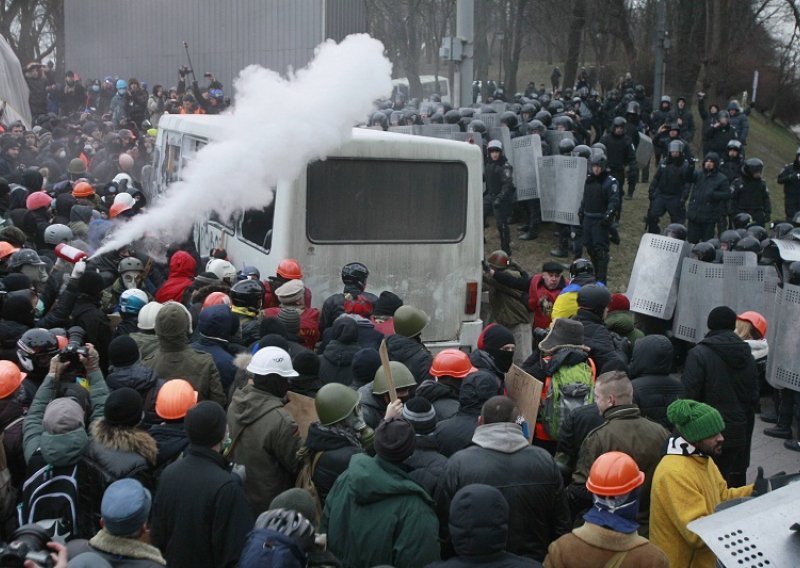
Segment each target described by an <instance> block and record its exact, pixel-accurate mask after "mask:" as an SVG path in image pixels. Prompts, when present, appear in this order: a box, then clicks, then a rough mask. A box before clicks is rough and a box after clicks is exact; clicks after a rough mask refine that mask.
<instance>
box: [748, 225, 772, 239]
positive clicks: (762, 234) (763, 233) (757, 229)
mask: <svg viewBox="0 0 800 568" xmlns="http://www.w3.org/2000/svg"><path fill="white" fill-rule="evenodd" d="M747 234H748V235H752V236H753V237H755V239H756V240H757V241H758V242H761V241H763V240H764V239H766V238H768V237H769V234H768V233H767V230H766V229H765V228H764V227H762V226H761V225H750V226H749V227H747Z"/></svg>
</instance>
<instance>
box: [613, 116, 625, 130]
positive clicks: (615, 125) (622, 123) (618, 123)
mask: <svg viewBox="0 0 800 568" xmlns="http://www.w3.org/2000/svg"><path fill="white" fill-rule="evenodd" d="M626 124H628V121H627V120H625V119H624V118H623V117H621V116H616V117H614V120H613V122H612V123H611V128H618V127H620V126H622V127H624V126H625V125H626Z"/></svg>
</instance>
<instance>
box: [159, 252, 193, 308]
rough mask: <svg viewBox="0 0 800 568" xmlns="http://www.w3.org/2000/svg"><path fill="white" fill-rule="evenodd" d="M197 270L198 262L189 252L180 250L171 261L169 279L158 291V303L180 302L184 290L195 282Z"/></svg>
mask: <svg viewBox="0 0 800 568" xmlns="http://www.w3.org/2000/svg"><path fill="white" fill-rule="evenodd" d="M196 268H197V262H196V261H195V260H194V257H193V256H192V255H190V254H189V253H188V252H184V251H182V250H179V251H178V252H176V253H175V254H173V255H172V258H171V259H170V261H169V278H167V280H166V281H165V282H164V283H163V284H162V285H161V288H159V289H158V290H156V301H157V302H161V303H162V304H163V303H164V302H168V301H169V300H175V301H176V302H180V301H181V299H182V298H183V292H184V290H186V288H188V287H189V286H191V285H192V282H193V281H194V275H195V269H196Z"/></svg>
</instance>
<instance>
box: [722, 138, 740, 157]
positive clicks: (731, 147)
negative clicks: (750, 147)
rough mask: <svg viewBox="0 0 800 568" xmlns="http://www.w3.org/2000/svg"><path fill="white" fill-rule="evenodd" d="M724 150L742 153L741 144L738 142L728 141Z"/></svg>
mask: <svg viewBox="0 0 800 568" xmlns="http://www.w3.org/2000/svg"><path fill="white" fill-rule="evenodd" d="M725 149H726V150H736V151H737V152H739V153H740V154H741V153H742V143H741V142H740V141H739V140H735V139H734V140H729V141H728V145H727V146H726V147H725Z"/></svg>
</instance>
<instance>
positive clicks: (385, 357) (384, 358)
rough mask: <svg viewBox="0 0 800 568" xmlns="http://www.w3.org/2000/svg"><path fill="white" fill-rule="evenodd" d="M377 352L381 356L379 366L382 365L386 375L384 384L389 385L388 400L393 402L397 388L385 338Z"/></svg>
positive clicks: (395, 398)
mask: <svg viewBox="0 0 800 568" xmlns="http://www.w3.org/2000/svg"><path fill="white" fill-rule="evenodd" d="M378 353H379V354H380V356H381V366H382V367H383V374H384V376H385V377H386V385H387V386H388V387H389V400H390V401H391V402H394V401H395V400H397V389H395V388H394V379H393V378H392V367H391V365H389V350H388V349H387V347H386V339H384V340H383V341H381V347H380V349H379V350H378Z"/></svg>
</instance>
